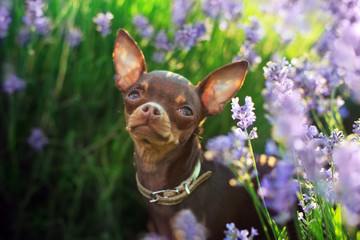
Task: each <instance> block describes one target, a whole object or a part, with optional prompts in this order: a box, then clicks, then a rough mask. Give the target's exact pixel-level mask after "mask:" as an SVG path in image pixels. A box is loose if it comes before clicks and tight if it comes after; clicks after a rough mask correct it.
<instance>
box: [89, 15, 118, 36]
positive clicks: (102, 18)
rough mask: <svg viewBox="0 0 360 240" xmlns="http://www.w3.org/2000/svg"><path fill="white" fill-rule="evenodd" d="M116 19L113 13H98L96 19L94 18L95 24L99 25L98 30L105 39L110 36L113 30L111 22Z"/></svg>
mask: <svg viewBox="0 0 360 240" xmlns="http://www.w3.org/2000/svg"><path fill="white" fill-rule="evenodd" d="M113 18H114V15H112V14H111V12H106V13H105V14H104V13H98V14H97V15H96V17H94V18H93V22H94V23H96V24H97V26H96V30H98V31H99V32H101V35H102V36H103V37H105V36H107V35H108V34H110V32H111V29H110V26H111V20H112V19H113Z"/></svg>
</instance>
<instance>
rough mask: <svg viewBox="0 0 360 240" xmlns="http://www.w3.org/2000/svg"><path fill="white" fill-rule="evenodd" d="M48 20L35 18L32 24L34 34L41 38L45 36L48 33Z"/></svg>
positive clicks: (46, 18) (49, 22)
mask: <svg viewBox="0 0 360 240" xmlns="http://www.w3.org/2000/svg"><path fill="white" fill-rule="evenodd" d="M50 24H51V21H50V18H48V17H40V18H37V19H36V20H35V22H34V25H35V33H36V34H39V35H41V36H46V35H48V33H49V32H50Z"/></svg>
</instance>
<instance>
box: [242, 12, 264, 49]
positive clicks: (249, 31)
mask: <svg viewBox="0 0 360 240" xmlns="http://www.w3.org/2000/svg"><path fill="white" fill-rule="evenodd" d="M244 33H245V35H246V41H248V42H250V43H257V42H258V41H260V39H261V38H262V37H263V32H262V29H261V26H260V23H259V21H258V20H257V18H256V17H254V16H252V17H250V24H249V25H247V26H245V28H244Z"/></svg>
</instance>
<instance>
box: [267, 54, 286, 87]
mask: <svg viewBox="0 0 360 240" xmlns="http://www.w3.org/2000/svg"><path fill="white" fill-rule="evenodd" d="M291 71H292V66H291V64H290V63H289V62H288V61H287V60H286V58H282V59H281V62H280V63H276V62H272V61H270V62H268V63H267V64H266V67H264V76H265V78H266V79H267V80H269V81H271V82H283V81H286V80H288V78H289V75H290V73H291Z"/></svg>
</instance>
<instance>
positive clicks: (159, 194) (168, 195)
mask: <svg viewBox="0 0 360 240" xmlns="http://www.w3.org/2000/svg"><path fill="white" fill-rule="evenodd" d="M200 170H201V163H200V161H198V163H197V164H196V167H195V169H194V172H193V174H192V175H191V176H190V177H189V178H188V179H186V180H185V181H183V182H182V183H181V184H180V185H179V186H177V187H176V188H174V189H166V190H159V191H155V192H154V191H151V190H149V189H147V188H145V187H144V186H143V185H141V183H140V181H139V178H138V175H137V174H136V183H137V187H138V189H139V191H140V193H141V194H142V195H143V196H144V197H145V198H147V199H149V201H150V202H151V203H157V204H161V205H176V204H179V203H181V202H182V201H183V200H184V199H185V198H186V197H187V196H188V195H190V194H191V193H192V192H193V191H194V190H195V189H196V188H197V187H198V186H199V185H200V184H201V183H203V182H205V181H206V180H207V179H208V178H209V177H210V176H211V174H212V172H211V171H207V172H206V173H204V174H203V175H201V176H200V177H199V174H200Z"/></svg>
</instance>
